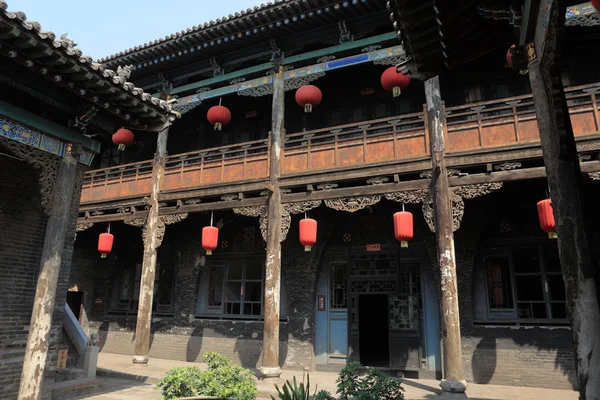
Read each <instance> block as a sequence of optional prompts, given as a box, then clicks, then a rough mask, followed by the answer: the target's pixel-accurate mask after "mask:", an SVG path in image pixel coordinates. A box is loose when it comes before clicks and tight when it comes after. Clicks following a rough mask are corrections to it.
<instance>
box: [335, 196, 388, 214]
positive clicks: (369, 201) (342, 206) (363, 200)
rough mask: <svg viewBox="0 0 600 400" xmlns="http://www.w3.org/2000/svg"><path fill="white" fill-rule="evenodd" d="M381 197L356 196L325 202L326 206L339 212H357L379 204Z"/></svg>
mask: <svg viewBox="0 0 600 400" xmlns="http://www.w3.org/2000/svg"><path fill="white" fill-rule="evenodd" d="M380 200H381V195H378V194H376V195H372V196H356V197H347V198H343V199H332V200H325V205H326V206H327V207H329V208H332V209H334V210H338V211H347V212H356V211H358V210H362V209H363V208H367V207H369V206H372V205H374V204H377V203H379V201H380Z"/></svg>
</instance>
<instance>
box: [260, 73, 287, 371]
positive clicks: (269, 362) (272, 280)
mask: <svg viewBox="0 0 600 400" xmlns="http://www.w3.org/2000/svg"><path fill="white" fill-rule="evenodd" d="M272 109H273V111H272V116H271V148H270V157H271V158H270V166H269V167H270V174H269V178H270V180H271V185H272V192H271V194H270V195H269V201H268V206H267V207H268V217H267V218H268V219H267V256H266V267H265V276H266V279H265V301H264V331H263V351H262V365H261V367H260V372H261V373H262V375H263V376H264V377H265V378H276V377H279V376H280V375H281V367H280V366H279V308H280V302H281V297H280V292H281V240H282V238H281V223H282V217H283V207H282V206H281V191H280V190H279V176H280V175H281V153H282V150H283V145H282V144H283V143H282V142H283V140H282V138H283V135H284V134H285V130H284V116H285V91H284V69H283V65H279V67H278V69H277V70H276V71H275V72H274V73H273V107H272Z"/></svg>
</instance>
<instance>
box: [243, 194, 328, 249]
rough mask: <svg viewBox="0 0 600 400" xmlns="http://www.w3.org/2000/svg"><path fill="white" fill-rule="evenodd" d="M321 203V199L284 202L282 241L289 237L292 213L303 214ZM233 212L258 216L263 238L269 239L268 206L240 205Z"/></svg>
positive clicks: (247, 215)
mask: <svg viewBox="0 0 600 400" xmlns="http://www.w3.org/2000/svg"><path fill="white" fill-rule="evenodd" d="M320 205H321V200H311V201H302V202H298V203H287V204H282V205H281V207H282V212H281V241H282V242H283V241H284V240H285V239H286V238H287V234H288V232H289V231H290V226H291V224H292V214H301V213H304V212H306V211H309V210H312V209H313V208H317V207H319V206H320ZM233 212H234V213H236V214H238V215H243V216H246V217H254V218H256V217H258V218H259V221H258V223H259V227H260V233H261V235H262V237H263V240H264V241H265V242H266V241H267V219H268V218H267V217H268V213H267V206H251V207H239V208H234V209H233Z"/></svg>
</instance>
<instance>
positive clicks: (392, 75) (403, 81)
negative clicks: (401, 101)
mask: <svg viewBox="0 0 600 400" xmlns="http://www.w3.org/2000/svg"><path fill="white" fill-rule="evenodd" d="M409 83H410V76H409V75H404V74H402V73H400V72H398V71H396V67H389V68H388V69H386V70H385V71H383V74H381V86H383V88H384V89H385V90H387V91H388V92H392V93H393V94H394V97H398V96H400V93H402V91H403V90H404V89H406V88H407V87H408V85H409Z"/></svg>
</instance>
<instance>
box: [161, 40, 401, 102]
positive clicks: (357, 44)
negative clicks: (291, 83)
mask: <svg viewBox="0 0 600 400" xmlns="http://www.w3.org/2000/svg"><path fill="white" fill-rule="evenodd" d="M395 38H396V34H395V33H394V32H390V33H383V34H381V35H376V36H373V37H369V38H365V39H360V40H355V41H353V42H348V43H342V44H339V45H336V46H331V47H326V48H324V49H320V50H315V51H309V52H307V53H303V54H297V55H295V56H291V57H287V58H285V59H284V60H283V62H282V64H283V65H289V64H293V63H297V62H301V61H306V60H312V59H317V58H319V57H323V56H326V55H330V54H337V53H340V52H343V51H347V50H352V49H357V48H361V47H365V46H369V45H371V44H375V43H381V42H385V41H388V40H392V39H395ZM272 67H273V64H272V63H271V62H268V63H262V64H259V65H255V66H253V67H249V68H244V69H240V70H239V71H234V72H230V73H228V74H223V75H219V76H215V77H214V78H210V79H205V80H203V81H199V82H194V83H190V84H188V85H183V86H179V87H176V88H173V89H172V90H171V94H177V93H183V92H187V91H189V90H194V89H198V88H201V87H207V86H211V85H214V84H216V83H221V82H228V81H230V80H232V79H235V78H240V77H243V76H246V75H251V74H254V73H257V72H261V71H267V70H269V69H270V68H272ZM157 96H158V95H154V97H157Z"/></svg>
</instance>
